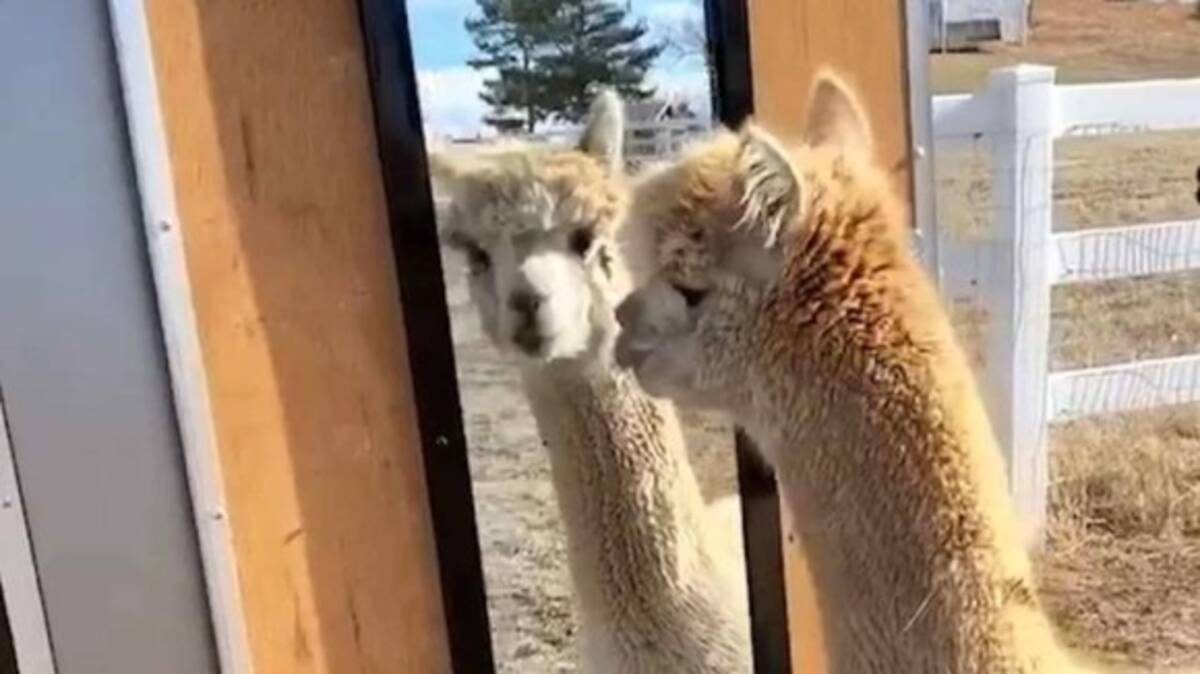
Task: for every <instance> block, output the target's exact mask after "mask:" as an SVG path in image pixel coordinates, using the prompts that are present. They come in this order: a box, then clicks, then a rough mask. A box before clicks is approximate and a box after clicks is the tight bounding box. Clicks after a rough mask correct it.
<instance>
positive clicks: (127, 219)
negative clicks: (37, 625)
mask: <svg viewBox="0 0 1200 674" xmlns="http://www.w3.org/2000/svg"><path fill="white" fill-rule="evenodd" d="M109 36H110V32H109V27H108V23H107V15H106V10H105V4H104V3H103V2H100V0H25V1H19V0H18V1H12V2H0V63H2V64H4V65H3V66H2V67H0V384H2V385H3V387H4V392H5V398H6V404H7V412H8V422H9V426H10V432H11V436H12V442H13V452H14V455H15V458H16V465H17V472H18V475H19V478H20V481H21V486H22V492H23V495H24V497H25V506H26V510H27V515H28V520H29V525H30V528H31V530H32V532H31V536H32V539H33V548H34V554H35V557H36V560H37V567H38V571H39V576H40V579H41V585H42V593H43V599H44V601H45V606H46V614H47V621H48V622H49V625H50V635H51V639H52V642H53V646H54V651H55V660H56V662H57V664H58V670H59V674H193V673H196V674H199V673H202V672H204V673H207V672H216V671H217V666H216V661H215V655H214V652H213V648H212V638H211V630H210V628H209V621H208V611H207V607H206V604H205V598H204V584H203V579H202V577H201V570H200V563H199V554H198V550H197V545H196V540H195V531H194V525H193V522H192V519H191V510H190V506H189V503H188V496H187V487H186V482H185V478H184V467H183V457H182V452H181V449H180V446H179V441H178V437H177V431H176V428H175V425H174V416H173V411H172V409H171V402H170V388H169V381H168V379H167V369H166V362H165V358H164V354H163V348H162V342H161V336H160V331H159V326H158V320H157V316H156V313H155V309H154V296H153V289H152V287H151V285H150V274H149V266H148V261H147V257H146V254H145V245H144V241H143V238H142V233H141V224H140V221H139V220H140V216H139V209H138V205H137V199H136V193H135V191H134V189H135V188H134V183H133V174H132V169H131V163H130V159H129V156H128V153H129V148H128V142H127V139H126V137H125V130H124V117H123V113H122V110H121V98H120V91H119V88H118V86H119V85H118V80H117V74H116V67H115V63H114V60H113V50H112V44H111V38H110V37H109ZM31 674H33V673H31Z"/></svg>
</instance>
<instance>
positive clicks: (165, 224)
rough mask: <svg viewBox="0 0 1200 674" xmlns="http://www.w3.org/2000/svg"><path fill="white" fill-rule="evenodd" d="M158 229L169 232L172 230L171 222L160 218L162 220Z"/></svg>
mask: <svg viewBox="0 0 1200 674" xmlns="http://www.w3.org/2000/svg"><path fill="white" fill-rule="evenodd" d="M158 230H159V231H160V232H169V231H171V223H169V222H167V221H166V220H160V221H159V222H158Z"/></svg>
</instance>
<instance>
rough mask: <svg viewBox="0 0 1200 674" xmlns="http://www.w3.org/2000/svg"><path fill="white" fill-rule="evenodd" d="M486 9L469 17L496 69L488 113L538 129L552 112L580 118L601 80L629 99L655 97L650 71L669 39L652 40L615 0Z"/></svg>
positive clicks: (484, 2)
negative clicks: (647, 79)
mask: <svg viewBox="0 0 1200 674" xmlns="http://www.w3.org/2000/svg"><path fill="white" fill-rule="evenodd" d="M476 2H477V3H478V5H479V9H480V16H478V17H472V18H469V19H467V21H466V28H467V31H468V32H470V33H471V36H472V39H473V40H474V42H475V46H476V48H478V49H479V51H480V53H481V55H480V56H479V57H478V58H475V59H472V60H471V61H468V63H469V64H470V65H471V66H472V67H475V68H495V70H496V76H495V77H494V78H491V79H488V80H486V81H485V82H484V91H483V92H481V94H480V98H481V99H482V100H483V101H484V102H485V103H487V104H488V105H489V106H490V107H491V108H492V114H491V115H490V116H489V117H488V118H487V119H486V120H485V121H486V122H487V123H488V124H490V125H492V126H494V127H496V128H505V127H508V128H511V127H512V126H513V125H514V124H515V123H516V121H517V120H520V121H522V122H523V123H524V128H525V129H526V131H529V132H532V131H533V130H534V129H535V128H536V126H537V125H538V124H540V123H541V122H544V121H546V120H547V119H550V118H551V117H553V118H557V119H561V120H564V121H568V122H578V121H580V120H581V119H583V117H584V115H585V114H586V112H587V108H588V105H589V103H590V100H591V96H592V89H593V87H594V86H595V85H601V84H603V85H608V86H611V87H614V88H615V89H617V91H618V92H620V93H621V94H622V95H623V96H624V97H626V98H627V99H641V98H645V97H647V96H650V95H652V94H653V93H654V90H653V89H652V88H650V87H647V86H646V85H645V84H644V81H645V77H646V72H647V71H648V70H649V69H650V66H651V65H653V63H654V61H655V59H657V58H658V56H659V54H661V53H662V51H663V49H664V48H665V45H663V44H660V43H657V42H649V41H648V40H646V34H647V33H648V32H649V28H648V27H647V26H646V24H645V22H644V21H640V20H639V21H635V22H632V23H630V22H628V21H627V11H626V10H625V9H624V8H622V7H620V6H619V5H617V4H616V3H614V2H612V1H611V0H476Z"/></svg>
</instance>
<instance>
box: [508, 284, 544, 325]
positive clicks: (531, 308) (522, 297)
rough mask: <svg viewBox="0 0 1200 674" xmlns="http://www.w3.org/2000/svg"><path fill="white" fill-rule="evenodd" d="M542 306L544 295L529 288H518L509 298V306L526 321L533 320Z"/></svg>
mask: <svg viewBox="0 0 1200 674" xmlns="http://www.w3.org/2000/svg"><path fill="white" fill-rule="evenodd" d="M541 306H542V297H541V296H540V295H538V294H536V293H533V292H531V291H528V290H517V291H515V292H513V294H512V295H510V296H509V298H508V308H509V309H512V310H513V311H514V312H516V313H517V314H519V315H520V316H521V318H522V319H523V320H525V321H528V322H532V321H533V320H534V318H535V317H536V316H537V312H538V308H539V307H541Z"/></svg>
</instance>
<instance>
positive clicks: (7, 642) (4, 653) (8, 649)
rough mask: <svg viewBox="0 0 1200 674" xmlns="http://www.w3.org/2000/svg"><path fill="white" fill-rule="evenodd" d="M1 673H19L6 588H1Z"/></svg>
mask: <svg viewBox="0 0 1200 674" xmlns="http://www.w3.org/2000/svg"><path fill="white" fill-rule="evenodd" d="M0 674H17V654H16V653H15V652H14V650H13V640H12V629H11V628H10V627H9V626H8V605H7V604H5V603H4V588H0Z"/></svg>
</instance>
